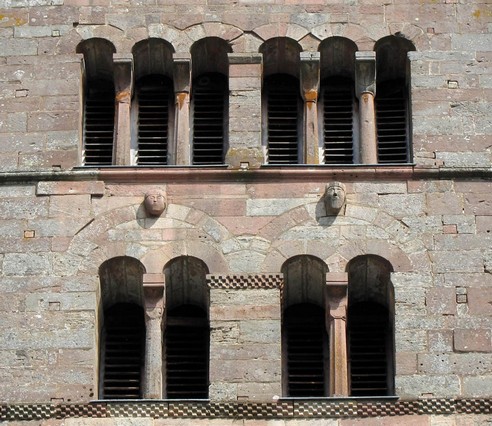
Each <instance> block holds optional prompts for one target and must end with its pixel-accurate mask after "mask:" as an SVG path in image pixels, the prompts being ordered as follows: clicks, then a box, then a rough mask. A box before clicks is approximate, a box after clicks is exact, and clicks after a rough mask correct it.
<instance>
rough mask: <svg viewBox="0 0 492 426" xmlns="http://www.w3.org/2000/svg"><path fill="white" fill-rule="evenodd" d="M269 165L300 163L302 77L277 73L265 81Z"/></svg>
mask: <svg viewBox="0 0 492 426" xmlns="http://www.w3.org/2000/svg"><path fill="white" fill-rule="evenodd" d="M265 90H266V102H267V134H268V136H267V137H268V141H267V143H268V160H267V161H268V163H269V164H298V163H299V157H300V148H299V142H300V138H299V126H300V125H301V124H302V123H300V121H299V120H300V117H301V116H302V114H301V105H302V104H301V97H300V94H299V80H297V79H296V78H295V77H292V76H289V75H285V74H276V75H272V76H270V77H268V78H267V80H266V81H265Z"/></svg>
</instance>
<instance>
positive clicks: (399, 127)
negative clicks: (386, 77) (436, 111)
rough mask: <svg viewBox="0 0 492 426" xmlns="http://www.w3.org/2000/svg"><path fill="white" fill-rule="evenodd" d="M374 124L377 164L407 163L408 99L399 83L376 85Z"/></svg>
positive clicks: (403, 87) (401, 83)
mask: <svg viewBox="0 0 492 426" xmlns="http://www.w3.org/2000/svg"><path fill="white" fill-rule="evenodd" d="M376 123H377V134H378V162H379V163H407V162H408V161H409V149H408V143H409V142H408V99H407V96H406V89H405V86H404V84H403V82H401V81H392V82H387V83H384V84H380V85H378V88H377V93H376Z"/></svg>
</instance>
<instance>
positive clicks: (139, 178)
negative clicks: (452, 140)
mask: <svg viewBox="0 0 492 426" xmlns="http://www.w3.org/2000/svg"><path fill="white" fill-rule="evenodd" d="M388 179H392V180H418V179H435V180H439V179H483V180H491V179H492V167H489V168H473V167H466V168H446V167H440V168H424V167H419V166H416V165H414V164H408V165H407V164H403V165H373V166H371V165H363V166H361V165H353V166H344V167H335V166H324V165H316V166H314V165H293V166H262V167H261V168H259V169H228V168H227V166H208V167H204V166H189V167H183V166H166V167H153V168H148V167H145V168H143V167H142V168H141V167H130V166H112V167H104V168H92V167H91V168H89V167H78V168H74V169H72V170H67V171H60V170H53V171H19V172H4V173H0V184H6V183H19V184H24V183H27V182H39V181H95V180H99V181H105V182H111V183H167V182H186V183H189V182H221V183H223V182H247V183H255V182H259V183H268V182H302V181H306V182H312V181H313V180H316V181H331V180H341V181H356V180H358V181H367V180H371V181H382V180H388Z"/></svg>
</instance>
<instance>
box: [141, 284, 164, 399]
mask: <svg viewBox="0 0 492 426" xmlns="http://www.w3.org/2000/svg"><path fill="white" fill-rule="evenodd" d="M164 288H165V287H164V275H163V274H144V276H143V290H144V305H145V306H144V307H145V365H144V380H143V397H144V398H145V399H161V398H162V397H163V371H162V347H163V328H164V324H163V319H164V310H165V296H164Z"/></svg>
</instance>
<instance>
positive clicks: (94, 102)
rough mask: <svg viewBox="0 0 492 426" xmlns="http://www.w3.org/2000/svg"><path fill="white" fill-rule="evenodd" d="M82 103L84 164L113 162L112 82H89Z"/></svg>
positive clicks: (113, 96)
mask: <svg viewBox="0 0 492 426" xmlns="http://www.w3.org/2000/svg"><path fill="white" fill-rule="evenodd" d="M84 101H85V105H84V152H83V162H84V164H85V165H86V166H109V165H111V164H112V163H113V140H114V124H115V120H114V114H115V92H114V86H113V83H111V82H108V81H103V80H97V81H93V82H89V87H88V90H87V92H86V96H85V100H84Z"/></svg>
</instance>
